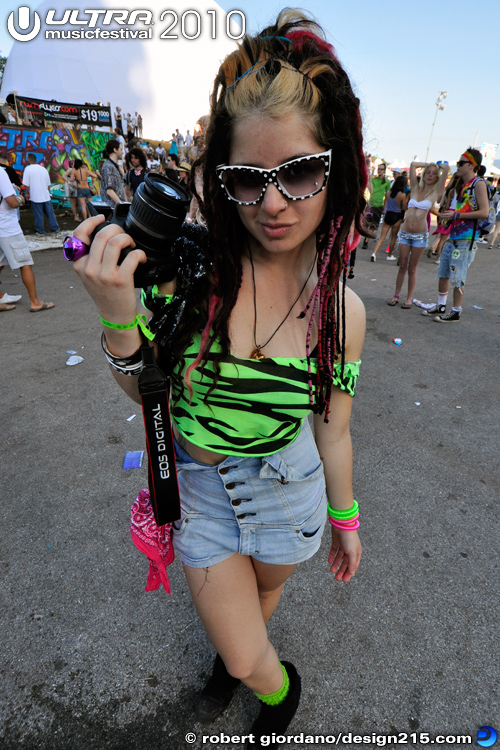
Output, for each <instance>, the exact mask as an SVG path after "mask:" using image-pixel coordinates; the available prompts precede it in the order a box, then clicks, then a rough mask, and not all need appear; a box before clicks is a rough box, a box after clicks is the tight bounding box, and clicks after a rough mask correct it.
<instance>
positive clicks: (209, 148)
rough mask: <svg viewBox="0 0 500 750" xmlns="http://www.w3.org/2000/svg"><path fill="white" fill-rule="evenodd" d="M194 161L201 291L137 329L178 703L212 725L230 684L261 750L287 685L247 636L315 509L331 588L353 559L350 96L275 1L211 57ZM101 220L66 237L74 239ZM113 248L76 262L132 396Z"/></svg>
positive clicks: (131, 345) (313, 537)
mask: <svg viewBox="0 0 500 750" xmlns="http://www.w3.org/2000/svg"><path fill="white" fill-rule="evenodd" d="M199 167H200V169H201V171H202V174H203V191H202V192H203V194H201V193H200V191H198V194H197V195H198V201H199V206H200V211H201V213H202V215H203V217H204V220H205V222H206V226H207V230H208V239H209V243H210V258H211V267H210V271H209V277H208V280H207V284H206V288H205V292H204V293H203V294H201V293H200V295H199V298H198V300H197V304H196V305H192V306H187V305H186V312H185V314H184V316H183V318H182V319H181V322H180V324H179V325H178V326H177V329H176V332H175V335H173V336H172V335H171V333H170V327H169V325H167V324H166V323H165V325H164V324H163V323H162V321H166V320H167V318H168V314H169V313H168V311H169V304H171V305H172V307H173V306H174V304H175V302H176V296H175V295H176V294H181V293H182V292H181V291H179V290H182V289H183V288H184V289H185V288H186V279H185V278H184V277H183V276H182V275H180V276H179V277H178V278H177V279H176V280H174V281H172V282H169V283H166V284H162V285H160V288H159V292H158V294H157V295H156V296H155V298H154V299H153V301H152V302H151V303H150V304H151V305H152V306H154V307H155V315H154V317H153V319H152V321H151V322H150V329H151V330H152V331H153V332H155V333H156V336H155V341H156V343H155V346H156V351H157V355H158V360H159V363H160V364H161V365H162V366H163V368H164V369H165V370H167V371H170V369H171V371H172V375H171V376H172V419H173V427H174V434H175V438H176V451H177V471H178V477H179V485H180V492H181V504H182V517H181V519H180V520H179V521H178V522H175V523H174V545H175V548H176V551H177V554H178V556H179V557H180V559H181V561H182V563H183V569H184V572H185V575H186V579H187V583H188V586H189V589H190V591H191V594H192V597H193V602H194V604H195V606H196V609H197V611H198V614H199V616H200V619H201V621H202V623H203V626H204V628H205V630H206V632H207V634H208V636H209V638H210V640H211V642H212V644H213V645H214V647H215V649H216V651H217V657H216V659H215V663H214V668H213V673H212V676H211V678H210V680H209V681H208V683H207V685H206V686H205V688H204V690H203V691H202V693H201V695H200V697H199V700H198V704H197V709H196V715H197V718H198V719H199V720H200V721H203V722H208V721H211V720H213V719H214V718H216V717H217V716H218V715H219V714H221V713H222V711H223V710H224V709H225V708H226V706H227V705H228V703H229V701H230V700H231V698H232V696H233V693H234V690H235V689H236V687H237V686H238V685H239V684H240V682H243V683H244V684H245V685H246V686H248V687H249V688H250V689H251V690H253V691H254V692H255V693H256V694H257V696H258V697H259V699H260V705H261V709H260V714H259V716H258V718H257V720H256V722H255V724H254V725H253V727H252V731H253V733H254V734H255V736H256V742H255V744H252V745H251V747H261V746H262V744H261V742H260V737H261V736H262V735H265V734H271V732H273V731H274V732H278V733H283V732H284V731H285V730H286V727H287V726H288V724H289V723H290V721H291V719H292V717H293V715H294V713H295V711H296V709H297V705H298V702H299V696H300V677H299V675H298V673H297V670H296V669H295V667H294V666H293V665H292V664H291V663H289V662H280V661H279V658H278V655H277V654H276V651H275V650H274V648H273V646H272V644H271V643H270V641H269V639H268V635H267V630H266V623H267V621H268V620H269V618H270V617H271V615H272V614H273V612H274V610H275V608H276V606H277V605H278V602H279V599H280V596H281V592H282V590H283V586H284V584H285V582H286V580H287V579H288V578H289V577H290V576H291V575H292V573H293V571H294V569H295V568H296V566H297V564H298V563H299V562H302V561H303V560H306V559H308V558H309V557H311V556H312V555H313V554H314V553H315V552H316V551H317V550H318V548H319V546H320V542H321V535H322V532H323V528H324V525H325V522H326V520H327V518H330V519H331V521H330V523H331V524H332V525H331V527H330V528H331V533H332V542H331V547H330V552H329V557H328V564H329V567H330V570H331V571H332V573H333V574H334V575H335V578H336V579H337V580H338V581H343V582H348V581H349V580H350V579H351V578H352V576H354V574H355V573H356V570H357V568H358V565H359V561H360V556H361V546H360V541H359V537H358V533H357V530H356V529H357V527H358V525H359V522H358V520H357V517H358V509H357V503H356V502H355V501H354V500H353V489H352V447H351V439H350V435H349V419H350V413H351V403H352V394H353V393H354V386H355V381H356V378H357V373H358V369H359V361H360V354H361V347H362V342H363V336H364V325H365V318H364V308H363V305H362V303H361V302H360V300H359V299H358V297H357V296H356V295H355V294H354V293H353V292H351V291H350V290H347V289H345V288H344V286H343V285H342V284H341V283H339V277H340V274H341V272H342V269H345V265H346V261H347V257H348V254H349V245H348V242H347V239H348V235H349V232H350V228H351V225H352V224H353V223H354V225H355V227H356V228H357V231H356V233H355V234H356V239H357V235H358V233H359V232H363V231H364V230H362V228H361V223H360V222H361V216H362V213H363V210H364V206H365V200H364V198H363V193H364V190H365V185H366V179H367V176H366V169H365V162H364V156H363V150H362V134H361V118H360V113H359V100H358V99H357V98H356V96H355V95H354V93H353V91H352V88H351V85H350V82H349V79H348V77H347V75H346V73H345V71H344V70H343V68H342V67H341V65H340V63H339V61H338V59H337V57H336V55H335V52H334V50H333V48H332V47H331V46H330V45H329V44H328V43H327V42H326V41H325V40H324V36H323V33H322V31H321V29H320V28H319V27H318V26H317V25H316V24H315V23H313V22H312V21H310V20H309V19H307V18H306V17H305V16H303V15H302V14H301V13H299V12H297V11H291V10H287V11H284V12H283V13H281V14H280V16H279V17H278V19H277V21H276V24H275V25H274V26H272V27H270V28H267V29H265V30H264V31H262V33H261V34H260V35H258V36H255V37H245V39H244V41H243V43H242V44H241V46H240V47H239V48H238V49H237V50H236V51H235V52H233V53H232V54H230V55H229V56H228V58H226V60H225V61H224V62H223V63H222V65H221V68H220V70H219V73H218V75H217V78H216V81H215V85H214V90H213V95H212V108H211V115H210V121H209V125H208V128H207V132H206V149H205V151H204V153H203V156H202V157H201V160H200V163H199ZM100 221H101V218H100V217H95V218H92V219H89V220H88V221H87V222H86V223H84V224H82V225H81V226H80V227H79V228H78V230H77V237H78V238H79V239H80V240H82V241H83V242H85V243H88V242H89V236H90V234H91V233H92V231H93V230H94V229H95V228H96V227H97V226H98V224H99V223H100ZM124 247H129V248H130V247H134V242H133V240H132V238H131V237H130V236H128V235H127V234H125V233H123V232H122V231H121V230H120V228H119V227H117V226H109V227H107V228H105V229H104V230H102V231H101V232H99V233H98V234H97V236H96V238H95V240H94V241H93V243H92V247H91V248H90V254H89V255H85V256H84V257H82V258H80V259H79V260H77V262H76V263H75V269H76V271H77V273H78V274H79V275H80V276H81V279H82V281H83V283H84V285H85V287H86V288H87V290H88V292H89V293H90V295H91V296H92V297H93V299H94V301H95V304H96V307H97V309H98V312H99V315H100V316H101V320H104V321H106V322H105V323H104V325H105V341H104V344H105V347H106V357H107V359H108V362H109V363H110V364H111V366H112V368H113V374H114V376H115V378H116V380H117V382H118V383H119V384H120V386H121V387H122V388H123V389H124V390H125V391H126V392H127V393H128V394H129V395H130V396H131V397H132V398H133V399H136V400H137V382H136V381H137V378H136V377H135V376H134V375H127V376H126V375H125V374H124V373H125V372H128V373H131V372H133V371H134V370H133V368H134V366H133V365H132V364H131V363H132V362H133V358H134V357H136V350H137V348H138V347H139V345H140V343H141V336H140V334H139V331H138V330H137V328H132V327H130V326H128V327H127V329H126V330H124V329H123V328H121V329H120V328H117V327H116V326H117V325H118V326H119V325H123V324H130V322H131V321H134V320H135V318H136V315H137V303H136V296H135V291H134V285H133V279H132V274H133V272H134V270H135V268H136V267H137V265H138V264H139V263H140V262H142V261H143V260H144V259H145V256H144V253H143V252H142V251H141V250H134V251H133V252H131V253H129V255H128V256H127V258H126V259H125V261H124V262H123V263H122V264H121V265H117V259H118V257H119V254H120V250H121V248H124ZM168 295H173V298H172V297H169V296H168ZM158 342H160V343H158ZM163 342H168V346H167V344H166V343H163ZM127 363H130V366H129V365H128V364H127ZM311 411H312V412H314V414H315V417H314V419H315V436H314V437H313V435H312V432H311V429H310V426H309V421H308V419H307V418H306V417H307V414H308V413H310V412H311ZM327 500H328V504H327Z"/></svg>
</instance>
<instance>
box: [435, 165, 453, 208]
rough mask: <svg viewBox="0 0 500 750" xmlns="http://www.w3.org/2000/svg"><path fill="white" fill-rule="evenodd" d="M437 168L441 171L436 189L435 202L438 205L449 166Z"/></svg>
mask: <svg viewBox="0 0 500 750" xmlns="http://www.w3.org/2000/svg"><path fill="white" fill-rule="evenodd" d="M438 166H439V169H440V170H441V173H440V175H439V182H438V187H437V191H438V194H437V202H438V203H439V201H440V200H441V199H442V197H443V193H444V188H445V185H446V178H447V177H448V172H449V171H450V165H449V164H438Z"/></svg>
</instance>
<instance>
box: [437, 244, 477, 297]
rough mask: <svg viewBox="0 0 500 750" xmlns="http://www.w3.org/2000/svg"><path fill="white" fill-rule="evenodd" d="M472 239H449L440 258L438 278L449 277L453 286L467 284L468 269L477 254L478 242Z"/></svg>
mask: <svg viewBox="0 0 500 750" xmlns="http://www.w3.org/2000/svg"><path fill="white" fill-rule="evenodd" d="M469 248H470V240H448V242H447V243H446V244H445V246H444V247H443V252H442V253H441V257H440V259H439V267H438V272H437V275H438V279H449V280H450V284H451V285H452V286H453V287H461V286H464V284H465V279H466V278H467V271H468V268H469V266H470V264H471V263H472V261H473V260H474V256H475V255H476V243H475V242H474V243H473V244H472V249H471V250H469Z"/></svg>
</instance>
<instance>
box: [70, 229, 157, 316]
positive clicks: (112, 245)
mask: <svg viewBox="0 0 500 750" xmlns="http://www.w3.org/2000/svg"><path fill="white" fill-rule="evenodd" d="M103 221H104V216H93V217H92V218H90V219H86V220H85V221H83V222H82V223H81V224H80V225H79V226H78V227H77V228H76V229H75V232H74V236H75V237H77V238H78V239H79V240H82V241H83V242H85V243H86V244H87V245H88V244H90V236H91V234H92V233H93V232H94V231H95V229H96V228H97V227H98V226H99V224H101V223H102V222H103ZM126 247H135V242H134V240H133V239H132V237H131V236H130V235H128V234H125V232H124V231H123V229H121V227H119V226H118V225H117V224H110V226H108V227H105V229H102V230H101V231H100V232H98V234H97V235H96V236H95V239H94V241H93V242H92V245H91V247H90V253H89V254H88V255H84V256H83V257H82V258H79V259H78V260H77V261H75V262H74V264H73V265H74V269H75V271H76V273H77V274H78V275H79V277H80V279H81V280H82V283H83V285H84V287H85V289H86V290H87V292H88V293H89V294H90V296H91V297H92V299H93V300H94V302H95V304H96V307H97V310H98V312H99V315H100V316H101V317H102V318H104V319H105V320H109V321H111V322H113V323H119V324H123V323H130V322H131V321H132V320H134V318H135V317H136V315H137V300H136V294H135V288H134V272H135V270H136V268H137V266H138V265H139V263H144V262H145V260H146V253H144V251H143V250H132V252H130V253H129V254H128V255H127V257H126V258H125V260H124V261H123V263H121V265H118V260H119V258H120V253H121V251H122V250H123V249H124V248H126Z"/></svg>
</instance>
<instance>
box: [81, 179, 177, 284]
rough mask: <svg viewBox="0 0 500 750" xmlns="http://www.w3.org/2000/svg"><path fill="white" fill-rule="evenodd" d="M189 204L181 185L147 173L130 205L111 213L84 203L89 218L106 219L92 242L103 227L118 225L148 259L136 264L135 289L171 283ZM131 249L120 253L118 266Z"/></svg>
mask: <svg viewBox="0 0 500 750" xmlns="http://www.w3.org/2000/svg"><path fill="white" fill-rule="evenodd" d="M190 202H191V196H190V195H189V193H188V191H187V190H186V189H185V188H184V187H183V186H182V185H180V184H178V183H176V182H174V181H173V180H170V179H168V177H164V176H163V175H160V174H155V173H148V174H147V175H146V178H145V180H144V182H142V183H141V184H140V185H139V187H138V189H137V190H136V193H135V195H134V198H133V200H132V202H131V203H117V204H116V205H115V207H114V209H113V208H111V207H110V206H108V205H107V204H105V203H100V204H99V203H94V202H90V201H89V202H88V203H87V209H88V211H89V214H90V215H91V216H97V215H98V214H104V216H105V217H106V221H105V222H103V223H102V224H100V225H99V227H98V228H97V230H96V231H95V232H94V234H93V235H92V237H91V241H93V240H94V237H95V236H96V234H98V232H100V231H101V230H102V229H104V227H107V226H109V225H110V224H117V225H118V226H119V227H121V228H122V229H123V230H124V232H126V233H127V234H129V235H130V236H131V237H132V239H133V240H134V242H135V244H136V248H138V249H140V250H144V252H145V253H146V256H147V260H146V262H145V263H141V264H139V266H138V267H137V270H136V272H135V273H134V285H135V286H136V287H137V288H144V287H146V286H152V285H154V284H161V283H162V282H164V281H171V280H172V279H173V278H174V277H175V275H176V273H177V266H178V259H177V257H176V256H175V254H174V253H173V251H172V246H173V244H174V242H175V240H176V239H177V238H178V236H179V234H180V231H181V227H182V224H183V222H184V219H185V216H186V213H187V210H188V208H189V205H190ZM132 249H133V248H125V249H123V250H122V251H121V254H120V259H119V261H118V263H119V264H120V263H122V262H123V260H124V259H125V258H126V257H127V255H128V254H129V253H130V252H131V251H132Z"/></svg>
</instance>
